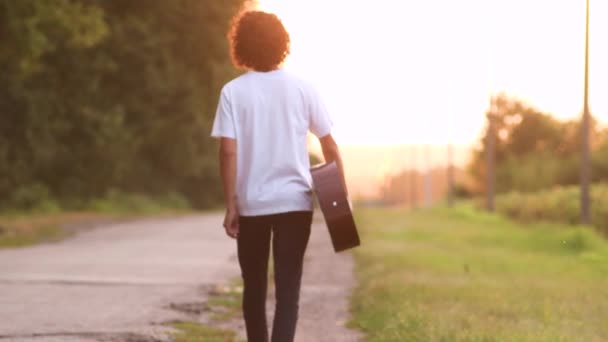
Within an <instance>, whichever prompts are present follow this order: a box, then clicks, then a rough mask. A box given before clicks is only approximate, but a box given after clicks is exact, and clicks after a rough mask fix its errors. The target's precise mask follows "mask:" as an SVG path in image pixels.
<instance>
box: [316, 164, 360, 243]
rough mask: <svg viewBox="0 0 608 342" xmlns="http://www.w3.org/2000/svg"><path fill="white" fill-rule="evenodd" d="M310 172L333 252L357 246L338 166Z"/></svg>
mask: <svg viewBox="0 0 608 342" xmlns="http://www.w3.org/2000/svg"><path fill="white" fill-rule="evenodd" d="M310 172H311V174H312V180H313V183H314V189H315V194H316V195H317V200H318V201H319V206H320V207H321V211H322V212H323V216H324V217H325V222H326V223H327V228H328V230H329V235H330V237H331V242H332V244H333V246H334V250H335V251H336V252H341V251H344V250H347V249H350V248H353V247H357V246H359V245H360V244H361V242H360V241H359V234H358V233H357V227H356V225H355V220H354V219H353V214H352V211H351V209H350V205H349V203H348V200H347V198H346V191H345V190H344V187H343V186H342V176H341V175H340V170H339V169H338V166H337V165H336V163H335V162H331V163H328V164H321V165H317V166H315V167H313V168H311V169H310Z"/></svg>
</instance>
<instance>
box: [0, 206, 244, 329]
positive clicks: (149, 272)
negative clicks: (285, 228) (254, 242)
mask: <svg viewBox="0 0 608 342" xmlns="http://www.w3.org/2000/svg"><path fill="white" fill-rule="evenodd" d="M221 220H222V217H221V216H220V215H204V216H203V215H201V216H192V217H185V218H172V219H155V220H143V221H137V222H130V223H122V224H115V225H110V226H105V227H100V228H96V229H93V230H90V231H86V232H83V233H81V234H79V235H77V236H76V237H74V238H70V239H68V240H65V241H62V242H58V243H49V244H43V245H38V246H33V247H27V248H19V249H6V250H0V340H2V341H4V340H7V341H30V340H31V341H100V340H101V341H142V340H143V341H145V340H146V339H148V340H150V341H157V340H161V341H162V340H166V339H167V336H168V335H167V327H166V326H165V325H163V324H162V323H165V322H168V321H172V320H179V319H183V318H184V317H183V316H182V313H180V312H178V311H175V310H172V309H171V308H170V307H169V306H170V304H171V303H174V302H180V301H183V302H187V301H192V300H199V301H200V300H204V298H203V297H204V296H205V295H206V291H204V288H205V287H208V286H212V285H214V284H221V283H225V282H226V281H229V280H230V279H232V278H234V277H237V276H238V275H239V270H238V264H237V262H236V260H235V255H234V254H235V242H234V240H231V239H228V238H227V237H226V236H225V234H224V232H223V229H222V228H221Z"/></svg>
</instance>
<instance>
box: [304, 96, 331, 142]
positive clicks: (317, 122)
mask: <svg viewBox="0 0 608 342" xmlns="http://www.w3.org/2000/svg"><path fill="white" fill-rule="evenodd" d="M309 111H310V127H309V129H310V131H311V132H312V133H313V134H314V135H316V136H317V138H322V137H324V136H326V135H328V134H330V133H331V129H332V127H333V122H332V120H331V117H330V116H329V112H328V111H327V107H326V106H325V103H324V102H323V99H322V98H321V96H320V95H319V94H318V93H317V92H316V91H315V90H314V89H313V90H312V91H311V97H310V106H309Z"/></svg>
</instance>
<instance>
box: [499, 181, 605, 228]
mask: <svg viewBox="0 0 608 342" xmlns="http://www.w3.org/2000/svg"><path fill="white" fill-rule="evenodd" d="M591 203H592V205H591V224H592V225H593V226H594V227H596V228H597V229H598V230H599V231H600V232H602V233H604V234H607V235H608V184H606V183H602V184H599V183H596V184H593V186H592V187H591ZM496 210H497V211H498V212H499V213H502V214H504V215H506V216H508V217H511V218H514V219H517V220H520V221H524V222H532V221H549V222H560V223H566V224H576V223H578V222H580V189H579V187H578V186H567V187H554V188H552V189H547V190H543V191H538V192H534V193H522V192H517V191H513V192H509V193H505V194H502V195H499V196H498V197H497V198H496Z"/></svg>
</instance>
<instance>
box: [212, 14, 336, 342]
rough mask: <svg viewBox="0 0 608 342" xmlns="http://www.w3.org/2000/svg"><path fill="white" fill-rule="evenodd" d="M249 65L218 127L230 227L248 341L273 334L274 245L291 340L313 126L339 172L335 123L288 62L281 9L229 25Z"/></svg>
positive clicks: (223, 100)
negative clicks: (270, 285) (269, 317)
mask: <svg viewBox="0 0 608 342" xmlns="http://www.w3.org/2000/svg"><path fill="white" fill-rule="evenodd" d="M229 41H230V46H231V53H232V59H233V62H234V64H235V65H236V66H237V67H239V68H241V69H244V70H246V71H247V72H246V73H245V74H243V75H242V76H240V77H238V78H236V79H234V80H232V81H230V82H229V83H227V84H226V85H225V86H224V88H223V89H222V92H221V95H220V100H219V104H218V109H217V113H216V117H215V121H214V124H213V131H212V136H214V137H218V138H220V171H221V175H222V181H223V187H224V195H225V201H226V216H225V219H224V228H225V230H226V234H228V236H230V237H232V238H235V239H236V240H237V250H238V259H239V264H240V267H241V274H242V277H243V283H244V291H243V315H244V318H245V325H246V328H247V337H248V340H249V341H250V342H266V341H268V327H267V323H266V290H267V279H268V259H269V254H270V249H271V246H272V254H273V258H274V259H273V260H274V281H275V291H276V308H275V315H274V322H273V327H272V335H271V341H273V342H289V341H293V339H294V336H295V330H296V323H297V319H298V302H299V296H300V284H301V279H302V268H303V259H304V253H305V251H306V246H307V244H308V238H309V236H310V227H311V222H312V210H313V204H312V186H311V184H312V180H311V175H310V172H309V168H310V165H309V158H308V151H307V144H306V142H307V135H308V132H309V131H311V132H312V133H313V134H314V135H316V136H317V137H318V138H319V140H320V142H321V147H322V150H323V155H324V157H325V160H326V162H331V161H336V163H337V164H338V167H339V168H340V170H341V171H342V170H343V168H342V161H341V158H340V153H339V151H338V146H337V144H336V142H335V141H334V139H333V137H332V136H331V128H332V122H331V120H330V117H329V115H328V112H327V110H326V108H325V106H324V104H323V102H322V100H321V98H320V97H319V95H318V94H317V92H316V90H315V89H314V88H313V87H312V86H311V85H310V84H308V83H307V82H305V81H303V80H301V79H299V78H298V77H296V76H294V75H292V74H291V73H289V72H287V71H285V70H283V69H282V68H281V65H282V63H283V61H284V59H285V58H286V57H287V55H288V54H289V52H290V51H289V48H290V38H289V34H288V33H287V31H286V30H285V28H284V26H283V24H282V23H281V21H280V20H279V18H278V17H277V16H275V15H274V14H270V13H265V12H260V11H247V12H243V13H241V14H239V15H238V16H237V17H236V18H235V19H234V21H233V23H232V27H231V30H230V33H229Z"/></svg>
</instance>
